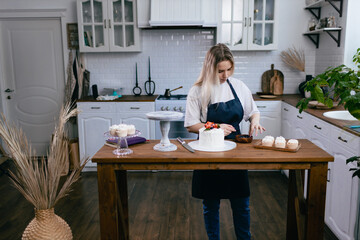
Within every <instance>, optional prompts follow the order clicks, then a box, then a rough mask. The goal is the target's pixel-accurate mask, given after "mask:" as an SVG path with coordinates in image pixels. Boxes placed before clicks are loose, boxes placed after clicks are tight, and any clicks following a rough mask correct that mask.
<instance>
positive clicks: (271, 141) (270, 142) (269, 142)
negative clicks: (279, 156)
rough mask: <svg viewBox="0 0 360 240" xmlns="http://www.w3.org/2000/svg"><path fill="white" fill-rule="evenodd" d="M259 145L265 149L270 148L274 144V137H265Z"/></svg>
mask: <svg viewBox="0 0 360 240" xmlns="http://www.w3.org/2000/svg"><path fill="white" fill-rule="evenodd" d="M261 144H262V145H263V146H266V147H272V146H273V144H274V137H273V136H265V137H264V138H263V139H262V140H261Z"/></svg>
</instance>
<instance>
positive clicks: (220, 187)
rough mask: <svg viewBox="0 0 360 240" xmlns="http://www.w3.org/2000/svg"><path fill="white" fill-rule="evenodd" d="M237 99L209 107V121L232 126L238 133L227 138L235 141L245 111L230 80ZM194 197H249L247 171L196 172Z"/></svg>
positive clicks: (193, 183)
mask: <svg viewBox="0 0 360 240" xmlns="http://www.w3.org/2000/svg"><path fill="white" fill-rule="evenodd" d="M226 82H227V83H228V84H229V86H230V89H231V92H232V93H233V95H234V97H235V99H233V100H230V101H227V102H220V103H215V104H211V105H209V107H208V113H207V121H210V122H215V123H227V124H231V125H232V126H233V127H234V128H235V129H236V132H233V133H231V134H229V135H228V136H226V139H234V138H235V135H237V134H240V127H239V123H240V122H241V120H242V119H243V116H244V109H243V107H242V104H241V102H240V100H239V98H238V96H237V94H236V92H235V90H234V88H233V86H232V85H231V83H230V82H229V80H226ZM192 196H193V197H196V198H200V199H209V198H220V199H221V198H240V197H249V196H250V188H249V179H248V172H247V170H194V173H193V180H192Z"/></svg>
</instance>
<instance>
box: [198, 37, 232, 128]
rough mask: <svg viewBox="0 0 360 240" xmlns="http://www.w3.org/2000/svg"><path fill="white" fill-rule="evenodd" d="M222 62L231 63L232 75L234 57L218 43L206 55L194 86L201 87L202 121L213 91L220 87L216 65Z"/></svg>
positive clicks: (226, 48) (224, 46) (223, 45)
mask: <svg viewBox="0 0 360 240" xmlns="http://www.w3.org/2000/svg"><path fill="white" fill-rule="evenodd" d="M222 61H229V62H230V63H231V67H232V68H231V75H232V74H233V73H234V57H233V55H232V53H231V51H230V49H229V48H228V47H227V46H226V45H225V44H223V43H218V44H216V45H215V46H213V47H211V48H210V49H209V51H208V52H207V53H206V56H205V60H204V64H203V67H202V70H201V72H200V76H199V77H198V79H197V81H196V82H195V84H194V85H195V86H199V87H201V90H200V91H201V93H200V101H201V115H202V117H201V119H202V121H205V119H206V115H207V107H208V105H209V104H210V102H211V99H212V97H213V95H214V94H215V92H214V89H216V88H217V87H218V86H219V85H220V80H219V75H218V64H219V63H220V62H222Z"/></svg>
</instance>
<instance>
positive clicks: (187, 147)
mask: <svg viewBox="0 0 360 240" xmlns="http://www.w3.org/2000/svg"><path fill="white" fill-rule="evenodd" d="M176 140H178V142H179V143H181V145H183V147H184V148H186V149H187V150H188V151H189V152H192V153H194V152H195V150H194V149H193V148H192V147H190V146H189V145H188V144H187V143H186V142H185V141H184V140H182V138H181V137H178V138H177V139H176Z"/></svg>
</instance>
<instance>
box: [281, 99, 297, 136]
mask: <svg viewBox="0 0 360 240" xmlns="http://www.w3.org/2000/svg"><path fill="white" fill-rule="evenodd" d="M294 109H295V108H294V107H293V106H291V105H289V104H287V103H283V106H282V109H281V117H282V121H281V135H282V136H283V137H284V138H286V139H291V138H295V130H294V119H292V118H291V116H294V114H293V113H294V112H295V111H294ZM295 110H296V109H295Z"/></svg>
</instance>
